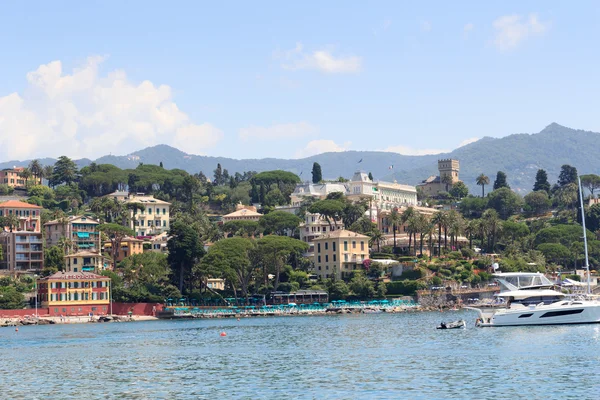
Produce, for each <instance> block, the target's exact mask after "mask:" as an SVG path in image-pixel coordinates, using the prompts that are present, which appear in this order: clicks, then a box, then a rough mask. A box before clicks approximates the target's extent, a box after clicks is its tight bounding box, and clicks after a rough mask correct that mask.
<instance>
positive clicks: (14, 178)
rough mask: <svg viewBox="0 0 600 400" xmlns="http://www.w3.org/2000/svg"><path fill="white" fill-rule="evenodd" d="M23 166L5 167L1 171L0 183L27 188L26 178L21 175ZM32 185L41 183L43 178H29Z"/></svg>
mask: <svg viewBox="0 0 600 400" xmlns="http://www.w3.org/2000/svg"><path fill="white" fill-rule="evenodd" d="M23 169H24V168H23V167H14V168H5V169H3V170H2V171H0V184H4V185H8V186H10V187H13V188H18V189H25V186H26V185H25V179H24V178H23V177H21V172H23ZM29 182H30V184H31V185H41V184H42V178H37V179H36V178H35V177H33V176H32V177H31V178H29Z"/></svg>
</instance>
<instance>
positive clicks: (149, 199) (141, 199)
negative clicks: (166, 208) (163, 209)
mask: <svg viewBox="0 0 600 400" xmlns="http://www.w3.org/2000/svg"><path fill="white" fill-rule="evenodd" d="M124 202H125V203H141V204H161V205H163V204H164V205H170V204H171V203H169V202H167V201H163V200H159V199H155V198H154V197H153V196H131V197H129V198H127V199H125V200H124Z"/></svg>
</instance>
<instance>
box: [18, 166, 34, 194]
mask: <svg viewBox="0 0 600 400" xmlns="http://www.w3.org/2000/svg"><path fill="white" fill-rule="evenodd" d="M19 176H21V178H23V179H25V189H29V179H31V177H32V176H33V174H32V173H31V170H30V169H29V168H27V167H25V168H23V171H21V173H19Z"/></svg>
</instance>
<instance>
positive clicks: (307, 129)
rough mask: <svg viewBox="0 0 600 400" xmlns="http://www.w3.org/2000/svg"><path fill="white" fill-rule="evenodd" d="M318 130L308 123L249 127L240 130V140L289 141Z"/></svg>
mask: <svg viewBox="0 0 600 400" xmlns="http://www.w3.org/2000/svg"><path fill="white" fill-rule="evenodd" d="M318 131H319V129H318V128H317V127H315V126H313V125H311V124H309V123H308V122H298V123H290V124H276V125H271V126H268V127H264V126H249V127H247V128H242V129H240V139H242V140H250V139H261V140H265V139H291V138H299V137H304V136H309V135H313V134H316V133H318Z"/></svg>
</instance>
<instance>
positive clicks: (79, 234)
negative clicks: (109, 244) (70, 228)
mask: <svg viewBox="0 0 600 400" xmlns="http://www.w3.org/2000/svg"><path fill="white" fill-rule="evenodd" d="M77 237H80V238H89V237H90V233H89V232H77Z"/></svg>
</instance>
